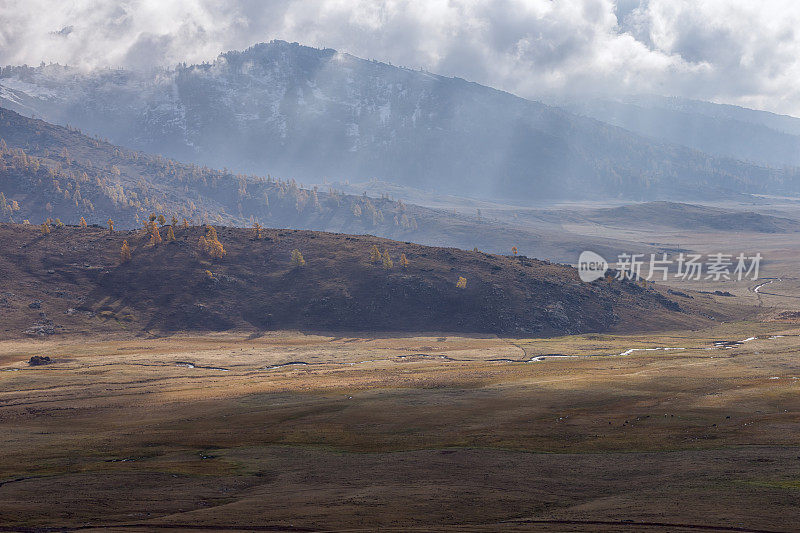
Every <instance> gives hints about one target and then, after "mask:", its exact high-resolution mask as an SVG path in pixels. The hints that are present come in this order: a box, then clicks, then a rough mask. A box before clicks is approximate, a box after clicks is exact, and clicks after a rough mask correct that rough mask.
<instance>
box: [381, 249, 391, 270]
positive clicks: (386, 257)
mask: <svg viewBox="0 0 800 533" xmlns="http://www.w3.org/2000/svg"><path fill="white" fill-rule="evenodd" d="M382 260H383V268H385V269H386V270H390V269H391V268H392V267H393V266H394V261H392V257H391V256H390V255H389V252H388V251H387V250H384V251H383V259H382Z"/></svg>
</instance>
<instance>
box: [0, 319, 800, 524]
mask: <svg viewBox="0 0 800 533" xmlns="http://www.w3.org/2000/svg"><path fill="white" fill-rule="evenodd" d="M798 335H800V328H798V327H797V326H795V325H792V324H789V323H785V322H736V323H730V324H720V325H718V326H715V327H713V328H706V329H702V330H697V331H689V330H686V331H674V332H666V333H660V334H648V335H580V336H569V337H559V338H551V339H505V338H497V337H493V336H459V337H453V336H450V335H446V334H442V335H441V336H438V335H432V336H398V335H397V334H393V335H374V336H365V335H364V334H353V335H352V336H336V337H334V336H324V335H305V334H302V333H296V332H281V333H271V334H266V335H264V336H241V335H240V336H237V335H234V334H229V333H225V334H209V335H203V336H181V335H178V336H171V337H162V338H155V337H153V338H119V339H116V340H114V339H112V340H109V339H108V338H97V339H86V338H85V337H60V338H55V339H54V340H43V341H33V340H20V341H14V340H7V341H3V342H0V447H2V449H3V454H2V456H0V524H2V525H4V527H6V528H8V529H13V530H19V529H22V528H42V527H54V528H59V529H62V528H67V529H68V528H87V527H88V528H98V529H111V530H124V531H131V530H134V531H136V530H141V531H145V530H157V529H164V528H169V529H173V530H174V529H187V530H190V529H207V530H220V529H223V530H236V529H241V530H249V531H253V530H259V529H261V530H278V531H281V530H286V531H305V530H359V529H366V530H369V529H374V528H378V527H380V528H384V529H389V530H392V529H394V530H398V531H399V530H403V531H407V530H414V529H417V530H426V531H429V530H442V531H445V530H461V531H464V530H467V531H469V530H472V531H495V530H499V529H503V530H511V531H513V530H538V529H541V530H544V529H557V530H561V531H572V530H575V531H579V530H580V531H585V530H598V531H599V530H602V531H628V530H631V529H633V528H636V529H637V530H648V529H653V530H663V529H668V530H671V531H681V530H687V531H689V530H694V529H697V527H699V526H703V527H711V528H712V529H719V530H725V529H726V528H727V529H731V528H742V530H771V531H789V530H792V529H794V527H795V526H796V524H797V521H798V519H800V508H798V507H797V505H796V502H797V498H798V496H800V492H799V491H800V434H799V433H798V431H797V428H798V427H799V426H798V425H799V424H800V395H799V394H798V392H800V379H798V378H800V361H798V359H797V357H796V348H797V342H798ZM750 337H756V338H755V339H752V340H748V341H746V342H744V343H743V344H737V345H735V346H734V347H730V348H719V347H715V345H714V342H718V341H743V340H744V339H749V338H750ZM665 347H670V348H676V349H673V350H648V351H645V350H641V351H633V352H629V353H627V355H619V354H621V353H623V352H628V350H630V349H641V348H651V349H652V348H665ZM32 355H49V356H50V357H52V358H53V359H54V360H55V362H54V363H53V364H51V365H47V366H42V367H29V366H28V365H27V363H26V362H27V360H28V358H29V357H30V356H32ZM542 356H544V357H543V359H541V357H542ZM559 356H568V357H559ZM537 358H539V359H538V360H537ZM528 361H530V362H528ZM292 363H293V364H292ZM302 363H305V364H302ZM670 524H671V525H670Z"/></svg>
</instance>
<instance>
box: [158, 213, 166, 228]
mask: <svg viewBox="0 0 800 533" xmlns="http://www.w3.org/2000/svg"><path fill="white" fill-rule="evenodd" d="M158 223H159V224H160V225H161V226H163V225H164V224H166V223H167V219H166V218H164V215H158Z"/></svg>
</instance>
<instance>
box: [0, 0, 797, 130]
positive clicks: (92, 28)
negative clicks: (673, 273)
mask: <svg viewBox="0 0 800 533" xmlns="http://www.w3.org/2000/svg"><path fill="white" fill-rule="evenodd" d="M799 23H800V4H796V3H795V2H794V1H783V0H769V1H765V2H752V1H749V0H694V1H687V0H649V1H647V0H641V1H640V0H619V1H617V2H614V1H612V0H571V1H566V0H555V1H551V0H463V1H458V2H457V1H451V0H425V1H417V0H414V1H412V0H383V1H374V0H369V1H367V0H316V1H312V2H308V1H305V0H274V1H271V2H262V1H258V0H239V1H230V2H216V1H212V0H174V1H170V2H163V1H161V0H127V1H123V2H113V3H112V2H100V1H89V0H75V1H72V2H56V3H54V2H49V1H45V0H0V63H2V64H22V63H27V64H38V63H39V62H40V61H45V62H50V61H53V62H60V63H62V64H65V63H66V64H70V65H76V66H81V67H87V68H90V67H97V66H112V67H114V66H124V67H131V68H147V67H149V66H152V65H172V64H175V63H178V62H181V61H186V62H190V63H194V62H202V61H210V60H213V59H214V58H215V57H216V56H217V55H218V54H219V53H220V52H224V51H227V50H231V49H243V48H246V47H248V46H250V45H252V44H254V43H256V42H264V41H269V40H271V39H284V40H288V41H297V42H300V43H302V44H307V45H310V46H317V47H329V48H336V49H338V50H341V51H345V52H349V53H352V54H354V55H357V56H360V57H365V58H368V59H378V60H381V61H389V62H391V63H393V64H396V65H404V66H410V67H422V68H425V69H427V70H430V71H433V72H438V73H441V74H445V75H451V76H459V77H463V78H466V79H470V80H473V81H477V82H479V83H483V84H486V85H491V86H493V87H498V88H500V89H504V90H508V91H511V92H514V93H516V94H519V95H521V96H525V97H532V98H536V97H541V96H543V95H557V94H583V93H586V92H592V93H599V94H603V93H619V92H622V93H643V92H645V93H658V94H669V95H680V96H687V97H692V98H699V99H706V100H713V101H720V102H729V103H737V104H741V105H747V106H751V107H757V108H763V109H769V110H774V111H778V112H786V113H794V114H798V115H800V83H798V80H800V31H798V30H796V29H795V28H800V24H799Z"/></svg>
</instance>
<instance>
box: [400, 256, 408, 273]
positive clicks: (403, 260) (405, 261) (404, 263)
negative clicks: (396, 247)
mask: <svg viewBox="0 0 800 533" xmlns="http://www.w3.org/2000/svg"><path fill="white" fill-rule="evenodd" d="M400 268H402V269H403V270H405V269H406V268H408V258H407V257H406V254H400Z"/></svg>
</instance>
